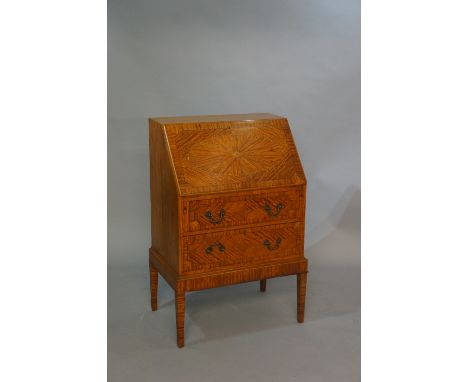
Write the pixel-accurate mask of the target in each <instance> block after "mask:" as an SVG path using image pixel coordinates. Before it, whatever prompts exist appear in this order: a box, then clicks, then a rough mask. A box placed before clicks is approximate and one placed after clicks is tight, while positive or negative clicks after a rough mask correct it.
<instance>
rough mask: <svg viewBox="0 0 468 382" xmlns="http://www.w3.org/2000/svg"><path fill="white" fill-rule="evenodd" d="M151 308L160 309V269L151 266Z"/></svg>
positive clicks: (153, 309)
mask: <svg viewBox="0 0 468 382" xmlns="http://www.w3.org/2000/svg"><path fill="white" fill-rule="evenodd" d="M150 288H151V310H152V311H155V310H156V309H158V271H157V270H156V268H153V267H152V266H150Z"/></svg>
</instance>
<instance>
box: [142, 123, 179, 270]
mask: <svg viewBox="0 0 468 382" xmlns="http://www.w3.org/2000/svg"><path fill="white" fill-rule="evenodd" d="M149 141H150V190H151V245H152V248H153V249H155V250H156V251H157V252H158V253H159V254H160V255H161V256H162V257H163V258H164V259H165V260H166V262H167V264H169V265H170V266H171V267H172V268H173V269H174V270H175V271H178V270H179V224H178V205H179V203H178V191H177V185H176V181H175V177H174V172H173V169H172V165H171V160H170V152H169V150H168V147H167V144H166V137H165V133H164V127H163V126H162V125H160V124H158V123H157V122H154V121H152V120H150V121H149Z"/></svg>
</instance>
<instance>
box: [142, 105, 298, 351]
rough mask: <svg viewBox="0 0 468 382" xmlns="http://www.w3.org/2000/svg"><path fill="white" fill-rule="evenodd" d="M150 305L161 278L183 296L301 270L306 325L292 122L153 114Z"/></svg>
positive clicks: (181, 314) (181, 301)
mask: <svg viewBox="0 0 468 382" xmlns="http://www.w3.org/2000/svg"><path fill="white" fill-rule="evenodd" d="M149 139H150V187H151V236H152V243H151V248H150V250H149V266H150V279H151V308H152V310H156V309H157V290H158V274H161V275H162V276H163V277H164V278H165V280H166V281H167V282H168V283H169V285H170V286H171V287H172V288H173V289H174V291H175V308H176V327H177V345H178V346H179V347H183V346H184V319H185V293H186V292H189V291H195V290H200V289H207V288H214V287H218V286H224V285H230V284H237V283H242V282H248V281H255V280H258V281H260V290H261V291H262V292H264V291H265V290H266V280H267V279H269V278H272V277H278V276H287V275H297V320H298V322H303V321H304V302H305V293H306V282H307V259H306V258H305V257H304V220H305V202H306V179H305V176H304V171H303V169H302V166H301V162H300V160H299V156H298V154H297V150H296V147H295V145H294V141H293V138H292V135H291V131H290V129H289V125H288V121H287V119H286V118H283V117H279V116H276V115H273V114H237V115H218V116H216V115H208V116H193V117H163V118H150V120H149Z"/></svg>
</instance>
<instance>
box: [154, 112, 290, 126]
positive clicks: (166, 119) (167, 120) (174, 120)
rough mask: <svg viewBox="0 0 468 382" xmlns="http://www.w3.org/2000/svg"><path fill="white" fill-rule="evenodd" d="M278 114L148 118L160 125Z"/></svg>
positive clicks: (245, 119) (232, 119)
mask: <svg viewBox="0 0 468 382" xmlns="http://www.w3.org/2000/svg"><path fill="white" fill-rule="evenodd" d="M282 118H283V117H280V116H278V115H274V114H270V113H251V114H224V115H192V116H184V117H151V118H150V120H152V121H155V122H157V123H160V124H161V125H174V124H192V123H203V122H242V121H246V122H247V121H256V120H274V119H282Z"/></svg>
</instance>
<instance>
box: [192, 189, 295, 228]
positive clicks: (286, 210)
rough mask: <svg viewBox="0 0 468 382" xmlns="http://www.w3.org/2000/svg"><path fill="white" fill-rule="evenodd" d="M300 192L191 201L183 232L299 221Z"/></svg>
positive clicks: (292, 191)
mask: <svg viewBox="0 0 468 382" xmlns="http://www.w3.org/2000/svg"><path fill="white" fill-rule="evenodd" d="M301 202H302V200H301V190H297V189H294V190H288V191H282V192H270V193H261V194H252V195H244V196H231V197H225V198H213V199H202V200H192V201H190V202H189V203H188V224H187V231H189V232H195V231H202V230H208V229H213V228H227V227H235V226H241V225H247V224H256V223H267V224H271V223H276V222H281V221H283V220H288V219H298V220H299V219H301V216H302V203H301Z"/></svg>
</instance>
